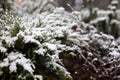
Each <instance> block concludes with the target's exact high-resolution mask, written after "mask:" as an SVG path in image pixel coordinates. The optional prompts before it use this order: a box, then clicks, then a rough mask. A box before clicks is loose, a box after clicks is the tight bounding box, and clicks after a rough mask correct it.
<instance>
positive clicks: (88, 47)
mask: <svg viewBox="0 0 120 80" xmlns="http://www.w3.org/2000/svg"><path fill="white" fill-rule="evenodd" d="M29 1H30V2H31V1H32V0H29ZM38 1H40V0H38ZM51 1H52V0H51ZM53 1H54V0H53ZM53 1H52V2H53ZM113 1H114V2H112V3H111V5H110V6H109V9H110V10H108V11H103V10H96V9H93V7H92V1H90V0H89V2H90V4H89V5H90V7H89V10H86V9H84V10H81V11H73V12H71V13H70V12H67V11H65V10H64V8H61V7H59V8H58V7H56V6H55V5H53V4H52V5H51V2H50V5H49V6H53V7H56V8H55V9H54V10H49V6H46V7H45V8H44V9H43V5H44V4H41V5H42V6H40V4H39V5H37V3H36V4H35V3H34V4H32V3H28V5H29V6H30V5H31V6H33V5H35V8H36V9H34V10H33V7H30V9H29V10H30V11H27V10H28V9H27V8H26V7H28V5H27V6H26V5H24V3H25V4H26V2H24V1H23V3H22V2H21V5H18V6H19V8H21V9H22V8H24V9H23V10H19V9H18V6H16V5H15V3H14V4H12V6H11V10H10V11H2V13H0V79H1V80H102V79H103V80H110V79H112V80H119V79H120V64H119V62H120V41H119V40H120V38H119V34H120V33H119V32H120V31H119V28H120V27H119V10H117V9H116V7H115V6H116V3H117V2H115V1H117V0H113ZM36 2H37V0H36ZM45 3H46V2H45ZM48 3H49V2H48ZM53 3H54V2H53ZM46 5H47V4H46ZM111 6H114V7H113V8H111ZM38 7H42V11H41V8H40V9H39V8H38ZM16 9H17V10H16ZM13 11H15V12H13ZM89 11H90V12H89ZM87 12H88V13H90V14H89V15H88V16H87V15H86V16H84V14H86V13H87ZM94 12H96V14H94ZM98 12H101V13H99V14H98ZM104 12H105V13H104ZM106 12H108V14H107V13H106ZM21 13H22V14H21ZM108 27H109V28H108ZM104 30H105V31H104ZM112 30H113V31H112ZM114 30H115V31H116V30H118V32H117V33H116V32H115V31H114ZM105 33H107V34H105ZM110 34H112V35H113V36H112V35H110Z"/></svg>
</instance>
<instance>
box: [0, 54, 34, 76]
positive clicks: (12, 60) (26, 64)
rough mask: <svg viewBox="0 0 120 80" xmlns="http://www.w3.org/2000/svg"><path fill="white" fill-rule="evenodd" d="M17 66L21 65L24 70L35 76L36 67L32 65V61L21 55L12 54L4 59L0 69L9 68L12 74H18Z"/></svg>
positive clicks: (0, 63)
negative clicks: (34, 68)
mask: <svg viewBox="0 0 120 80" xmlns="http://www.w3.org/2000/svg"><path fill="white" fill-rule="evenodd" d="M17 65H21V66H22V67H23V68H24V70H26V71H28V72H29V73H30V74H33V72H34V70H33V67H34V65H33V64H31V61H30V60H29V59H26V58H25V57H24V56H23V55H22V54H21V53H14V52H11V53H10V54H9V55H8V56H7V58H5V59H3V62H0V67H1V68H3V67H9V70H10V72H16V71H17Z"/></svg>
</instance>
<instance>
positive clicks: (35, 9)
mask: <svg viewBox="0 0 120 80" xmlns="http://www.w3.org/2000/svg"><path fill="white" fill-rule="evenodd" d="M11 2H12V3H11V5H12V10H11V11H12V13H14V14H16V13H17V14H19V15H22V16H23V15H28V14H38V13H41V12H44V11H52V10H53V9H55V7H56V6H57V3H56V2H55V0H35V1H33V0H19V1H18V2H17V1H11Z"/></svg>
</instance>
